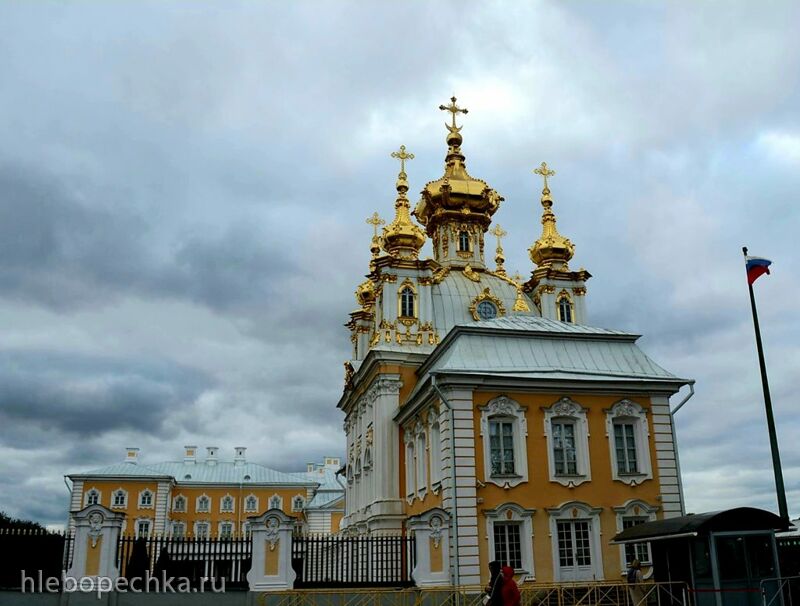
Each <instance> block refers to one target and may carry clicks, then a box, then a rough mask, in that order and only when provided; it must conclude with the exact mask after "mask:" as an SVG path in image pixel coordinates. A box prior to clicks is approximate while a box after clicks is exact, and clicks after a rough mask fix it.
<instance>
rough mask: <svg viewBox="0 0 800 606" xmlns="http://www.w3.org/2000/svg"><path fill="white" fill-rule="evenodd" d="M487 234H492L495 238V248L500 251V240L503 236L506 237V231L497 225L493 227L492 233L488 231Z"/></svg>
mask: <svg viewBox="0 0 800 606" xmlns="http://www.w3.org/2000/svg"><path fill="white" fill-rule="evenodd" d="M489 233H490V234H492V235H493V236H496V237H497V248H500V249H502V246H501V242H500V239H501V238H503V237H504V236H507V235H508V232H507V231H506V230H504V229H503V228H502V227H500V225H499V224H498V225H495V226H494V229H493V230H492V231H490V232H489Z"/></svg>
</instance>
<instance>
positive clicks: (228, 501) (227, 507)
mask: <svg viewBox="0 0 800 606" xmlns="http://www.w3.org/2000/svg"><path fill="white" fill-rule="evenodd" d="M219 510H220V511H233V497H232V496H231V495H225V496H224V497H222V500H221V501H220V503H219Z"/></svg>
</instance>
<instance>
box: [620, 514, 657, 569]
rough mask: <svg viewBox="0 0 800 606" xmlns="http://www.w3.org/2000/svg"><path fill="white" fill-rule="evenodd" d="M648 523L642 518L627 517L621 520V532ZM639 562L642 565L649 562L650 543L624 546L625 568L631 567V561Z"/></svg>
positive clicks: (646, 519)
mask: <svg viewBox="0 0 800 606" xmlns="http://www.w3.org/2000/svg"><path fill="white" fill-rule="evenodd" d="M647 521H649V519H648V518H646V517H644V516H629V517H624V518H622V530H625V529H626V528H630V527H631V526H637V525H639V524H644V523H645V522H647ZM634 559H636V560H639V562H641V563H642V564H648V563H649V562H650V543H627V544H626V545H625V567H626V568H627V567H628V566H630V565H631V562H633V560H634Z"/></svg>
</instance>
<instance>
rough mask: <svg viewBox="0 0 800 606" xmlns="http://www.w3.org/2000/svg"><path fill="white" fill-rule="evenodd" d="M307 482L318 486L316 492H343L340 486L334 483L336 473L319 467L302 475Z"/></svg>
mask: <svg viewBox="0 0 800 606" xmlns="http://www.w3.org/2000/svg"><path fill="white" fill-rule="evenodd" d="M299 475H302V476H305V477H306V478H307V479H308V480H310V481H312V482H314V483H315V484H319V489H318V490H339V491H341V490H343V489H342V486H341V484H339V482H337V481H336V472H335V471H334V470H333V469H330V468H325V467H320V468H318V469H315V470H314V471H305V472H303V473H302V474H299Z"/></svg>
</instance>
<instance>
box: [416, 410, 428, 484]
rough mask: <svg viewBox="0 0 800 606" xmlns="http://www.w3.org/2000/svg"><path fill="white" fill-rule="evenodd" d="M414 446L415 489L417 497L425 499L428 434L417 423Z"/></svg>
mask: <svg viewBox="0 0 800 606" xmlns="http://www.w3.org/2000/svg"><path fill="white" fill-rule="evenodd" d="M415 433H416V445H415V447H414V454H415V458H416V460H415V467H416V480H417V481H416V487H417V496H418V497H419V498H420V499H424V498H425V494H426V493H427V492H428V433H427V432H426V431H425V426H424V425H423V424H422V423H417V428H416V432H415Z"/></svg>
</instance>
